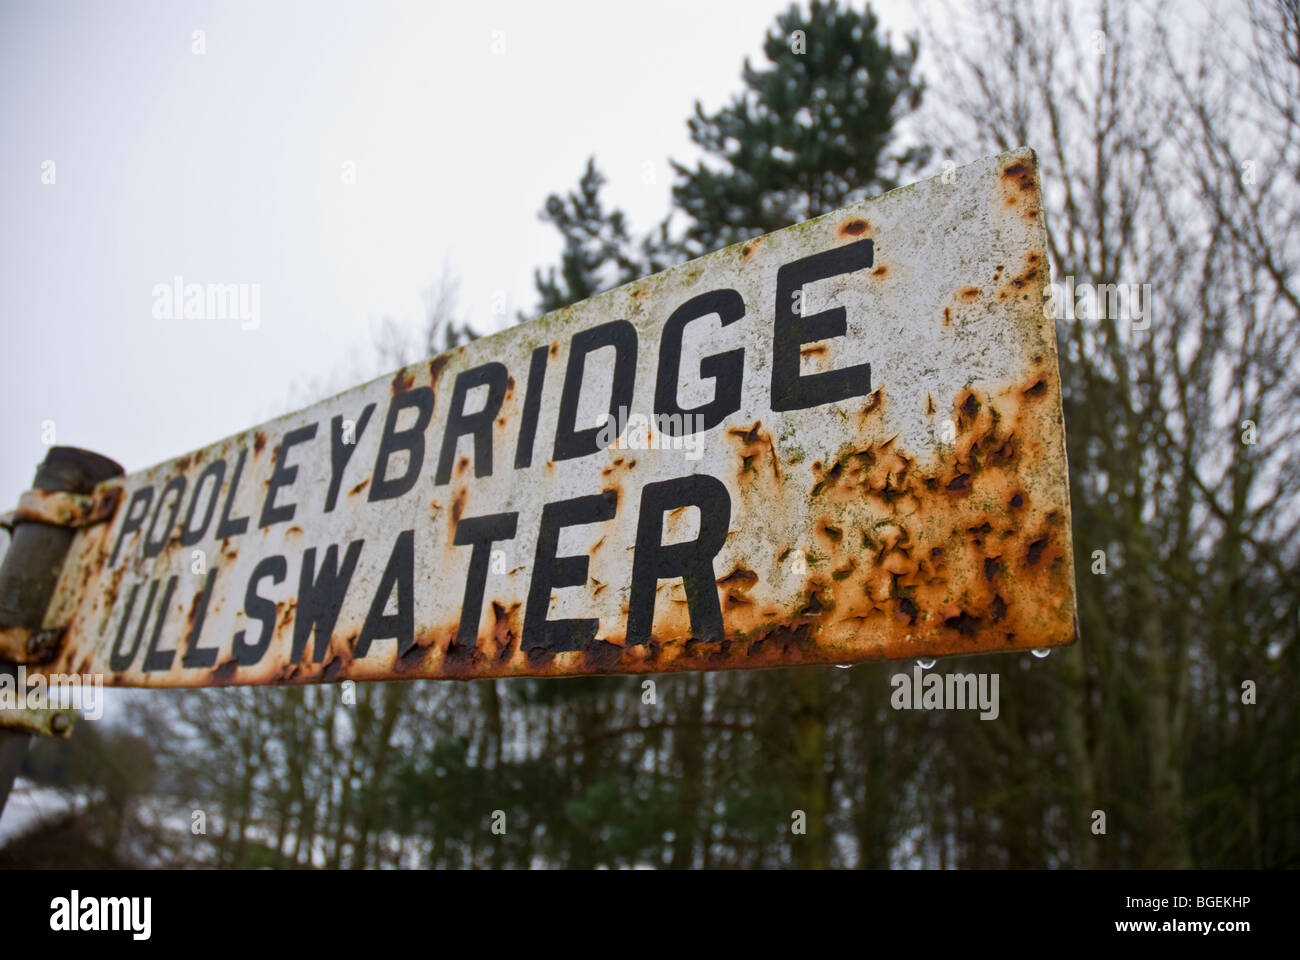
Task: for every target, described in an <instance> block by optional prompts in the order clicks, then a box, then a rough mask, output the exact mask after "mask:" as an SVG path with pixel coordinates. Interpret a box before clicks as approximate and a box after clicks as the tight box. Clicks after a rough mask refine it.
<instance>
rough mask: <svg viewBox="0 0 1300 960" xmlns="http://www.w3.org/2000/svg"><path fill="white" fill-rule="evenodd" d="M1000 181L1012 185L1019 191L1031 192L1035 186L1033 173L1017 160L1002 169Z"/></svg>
mask: <svg viewBox="0 0 1300 960" xmlns="http://www.w3.org/2000/svg"><path fill="white" fill-rule="evenodd" d="M1002 179H1004V180H1007V181H1009V182H1011V183H1014V184H1015V185H1016V186H1018V187H1019V188H1020V189H1021V190H1032V189H1033V188H1034V185H1035V184H1034V173H1033V171H1032V170H1030V169H1029V165H1028V164H1025V163H1021V162H1020V161H1018V160H1017V161H1016V162H1015V163H1012V164H1009V165H1007V166H1006V167H1005V168H1003V170H1002Z"/></svg>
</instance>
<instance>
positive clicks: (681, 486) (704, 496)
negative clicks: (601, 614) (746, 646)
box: [627, 473, 731, 646]
mask: <svg viewBox="0 0 1300 960" xmlns="http://www.w3.org/2000/svg"><path fill="white" fill-rule="evenodd" d="M686 506H693V507H696V508H698V510H699V511H700V532H699V535H698V536H697V537H696V538H695V539H694V540H686V541H683V542H682V543H672V544H664V543H663V529H664V514H665V513H667V512H668V511H669V510H676V509H678V508H679V507H686ZM730 526H731V496H730V495H729V494H728V493H727V488H726V486H725V485H724V484H723V483H722V481H720V480H718V479H717V478H716V477H710V476H708V475H706V474H698V473H697V474H693V475H691V476H688V477H680V478H678V479H676V480H664V481H662V482H659V483H647V484H646V485H645V489H644V490H642V492H641V512H640V514H639V515H638V517H637V526H636V550H635V551H634V553H633V554H632V595H631V598H630V599H629V602H628V612H627V642H628V645H629V646H632V645H635V644H639V643H645V642H647V641H648V640H649V639H650V637H651V631H652V630H653V628H654V615H655V588H656V587H657V586H658V585H659V581H660V580H670V579H675V578H677V577H681V579H682V586H683V587H684V588H685V590H686V604H687V609H688V610H689V611H690V615H691V634H692V636H694V637H695V639H697V640H720V639H722V606H721V605H720V604H719V603H718V585H717V581H716V579H715V573H714V570H713V558H714V557H716V556H717V555H718V551H719V550H721V549H722V544H723V543H724V542H725V541H726V539H727V529H728V527H730Z"/></svg>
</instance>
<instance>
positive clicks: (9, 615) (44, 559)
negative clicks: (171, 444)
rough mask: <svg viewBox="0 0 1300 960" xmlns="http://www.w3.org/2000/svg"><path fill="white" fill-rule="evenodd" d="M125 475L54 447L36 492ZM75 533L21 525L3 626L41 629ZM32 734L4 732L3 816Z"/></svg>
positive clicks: (11, 553) (1, 614)
mask: <svg viewBox="0 0 1300 960" xmlns="http://www.w3.org/2000/svg"><path fill="white" fill-rule="evenodd" d="M122 473H123V470H122V468H121V466H119V465H118V464H117V463H115V462H114V461H112V460H110V459H108V458H107V457H103V456H100V455H99V454H97V453H91V452H90V451H89V450H79V449H77V448H76V447H51V448H50V449H49V452H47V453H46V454H45V460H44V462H42V463H41V465H40V466H39V467H37V468H36V479H35V480H34V481H33V482H32V489H34V490H51V491H63V492H66V493H80V494H88V493H91V492H92V491H93V490H94V489H95V486H96V485H97V484H99V483H101V482H102V481H104V480H107V479H109V478H110V477H118V476H121V475H122ZM75 535H76V531H75V530H73V529H72V528H71V527H56V526H52V525H50V524H48V523H40V522H38V521H34V520H29V521H20V522H18V523H16V524H15V525H14V529H13V537H12V539H11V540H10V541H9V550H8V552H7V553H6V554H5V557H4V563H3V564H0V627H27V628H29V629H36V628H39V627H41V626H42V625H43V624H42V622H41V621H42V620H43V618H44V617H45V608H46V607H48V606H49V603H50V597H51V596H53V594H54V587H55V585H56V584H57V583H58V579H59V571H60V570H61V569H62V567H63V559H64V557H65V556H66V554H67V552H68V547H69V546H70V545H71V543H72V538H73V536H75ZM0 671H5V672H7V673H9V675H10V676H16V673H17V670H16V668H15V666H14V665H13V664H11V663H0ZM29 738H30V734H26V733H19V732H16V731H13V730H3V729H0V816H2V815H3V814H4V808H5V801H7V800H8V799H9V790H10V788H11V787H12V786H13V782H14V778H15V777H16V776H17V775H18V771H19V769H21V767H22V765H23V757H24V756H25V755H26V753H27V745H28V741H29Z"/></svg>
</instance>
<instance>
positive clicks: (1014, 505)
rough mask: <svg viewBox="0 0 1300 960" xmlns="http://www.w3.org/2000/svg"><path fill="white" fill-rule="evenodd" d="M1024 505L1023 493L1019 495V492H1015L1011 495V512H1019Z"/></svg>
mask: <svg viewBox="0 0 1300 960" xmlns="http://www.w3.org/2000/svg"><path fill="white" fill-rule="evenodd" d="M1024 505H1025V495H1024V494H1023V493H1020V492H1019V491H1017V492H1016V493H1015V494H1013V495H1012V497H1011V509H1012V510H1019V509H1020V508H1021V507H1023V506H1024Z"/></svg>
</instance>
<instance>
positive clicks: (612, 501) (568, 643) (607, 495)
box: [523, 490, 618, 653]
mask: <svg viewBox="0 0 1300 960" xmlns="http://www.w3.org/2000/svg"><path fill="white" fill-rule="evenodd" d="M617 509H618V494H617V493H616V492H615V491H613V490H606V491H605V492H603V493H597V494H593V495H591V496H588V497H575V498H573V499H572V500H560V501H558V502H557V503H548V504H546V505H545V506H543V507H542V522H541V526H540V528H539V530H538V532H537V553H536V555H535V556H534V558H533V579H532V582H531V583H530V584H529V587H528V605H527V608H526V609H525V611H524V637H523V645H524V649H525V650H534V649H538V648H541V649H544V650H549V651H551V652H553V653H560V652H562V651H565V650H581V649H582V648H583V646H584V645H585V644H587V643H589V642H590V641H591V640H592V638H593V637H595V635H596V630H597V629H598V628H599V627H600V621H599V620H597V619H594V618H593V619H589V620H549V619H547V615H548V613H549V612H550V608H551V591H552V590H554V589H555V588H556V587H576V586H580V585H582V584H585V583H586V582H587V568H588V560H587V557H585V556H581V557H557V556H556V555H555V551H556V548H557V547H558V545H559V541H560V530H561V529H562V528H564V527H573V526H577V525H579V524H585V523H599V522H600V521H602V520H612V519H613V518H614V514H615V513H616V512H617Z"/></svg>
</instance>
